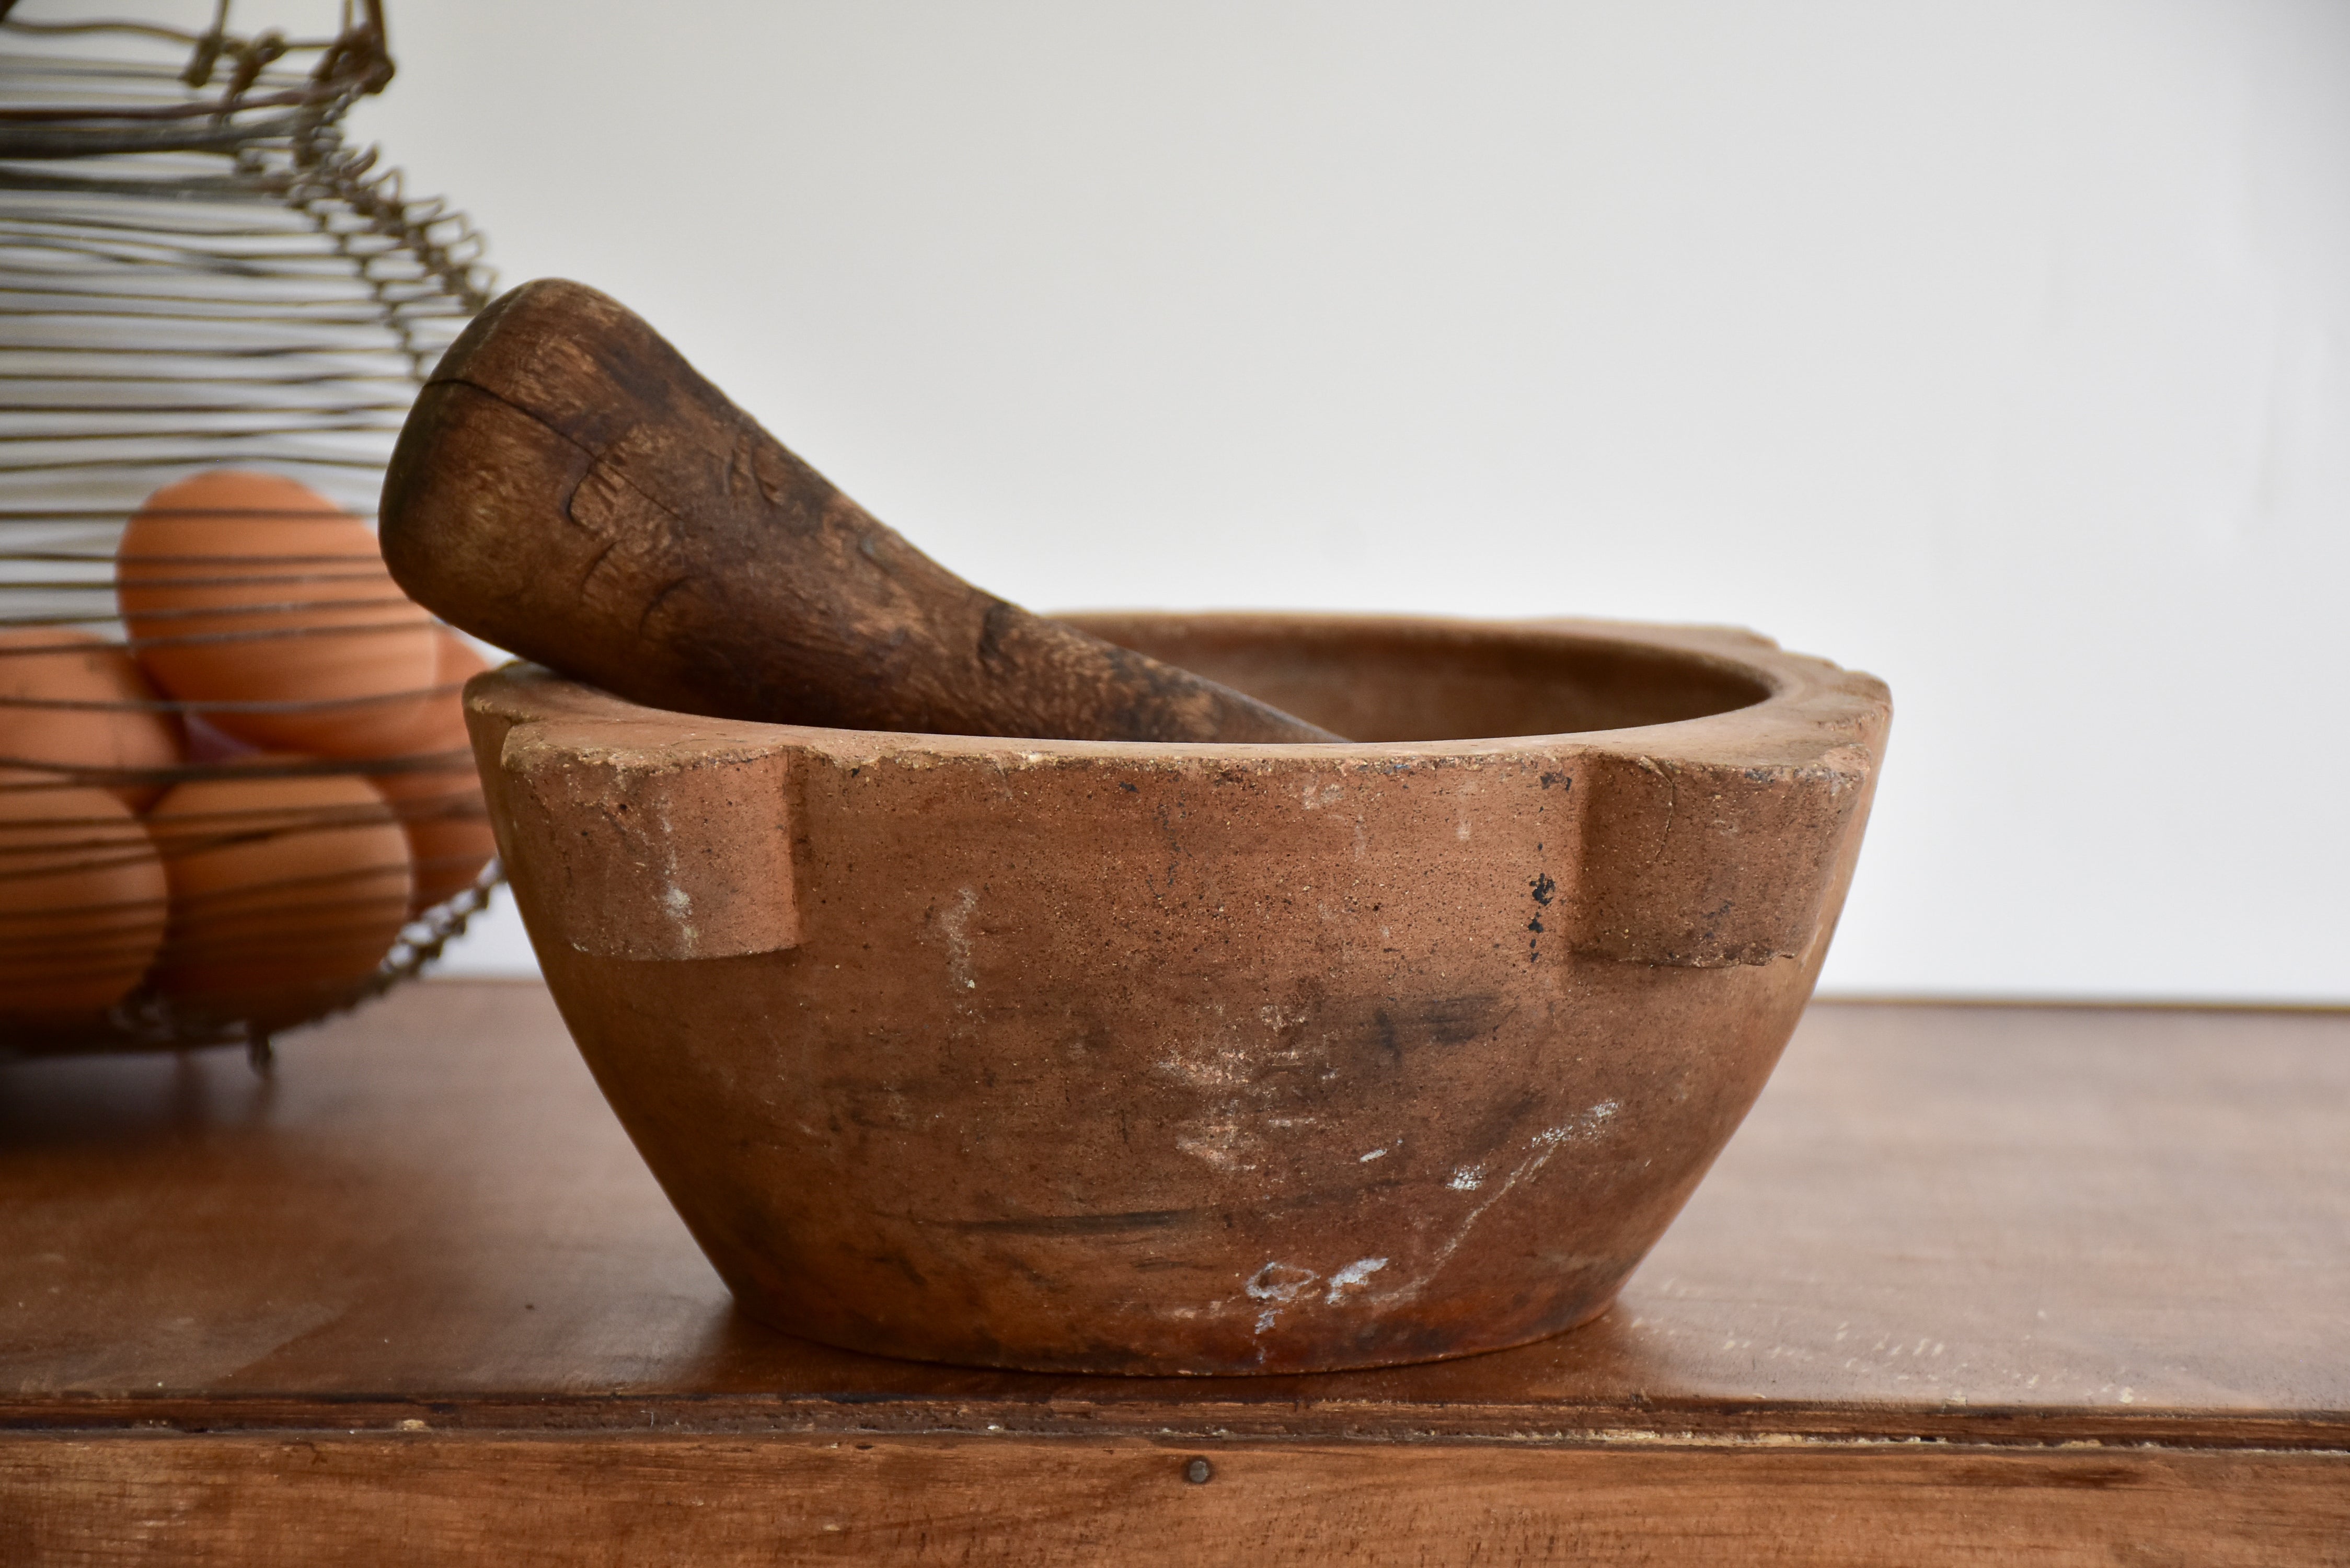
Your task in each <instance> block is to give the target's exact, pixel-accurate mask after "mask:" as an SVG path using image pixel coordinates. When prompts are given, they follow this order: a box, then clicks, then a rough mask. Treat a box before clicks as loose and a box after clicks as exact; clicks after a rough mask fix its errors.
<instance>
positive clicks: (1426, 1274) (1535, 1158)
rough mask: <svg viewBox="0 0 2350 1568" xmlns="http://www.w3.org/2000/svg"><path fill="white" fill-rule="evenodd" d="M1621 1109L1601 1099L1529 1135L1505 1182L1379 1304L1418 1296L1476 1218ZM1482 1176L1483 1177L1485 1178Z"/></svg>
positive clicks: (1457, 1178) (1456, 1176) (1458, 1246)
mask: <svg viewBox="0 0 2350 1568" xmlns="http://www.w3.org/2000/svg"><path fill="white" fill-rule="evenodd" d="M1620 1109H1622V1106H1619V1105H1618V1104H1617V1102H1616V1101H1614V1100H1602V1101H1600V1102H1599V1104H1597V1105H1596V1106H1592V1107H1591V1108H1590V1109H1589V1110H1587V1111H1586V1112H1584V1113H1583V1114H1582V1115H1581V1116H1577V1117H1575V1119H1574V1120H1573V1121H1571V1122H1566V1123H1565V1124H1563V1125H1561V1126H1558V1127H1544V1129H1543V1130H1542V1131H1540V1132H1538V1133H1536V1134H1534V1137H1531V1138H1528V1139H1527V1140H1526V1147H1527V1149H1528V1150H1529V1152H1528V1154H1527V1155H1526V1157H1525V1158H1523V1159H1522V1160H1520V1161H1519V1162H1518V1164H1517V1167H1516V1168H1515V1169H1513V1170H1512V1171H1511V1172H1510V1174H1509V1175H1508V1176H1507V1177H1505V1178H1503V1181H1502V1185H1501V1186H1499V1187H1498V1188H1495V1189H1493V1195H1492V1197H1490V1198H1488V1199H1485V1200H1484V1201H1483V1202H1482V1203H1480V1204H1478V1205H1477V1207H1476V1208H1474V1209H1471V1210H1469V1216H1468V1218H1467V1219H1465V1220H1461V1229H1459V1230H1458V1231H1454V1232H1452V1234H1451V1237H1450V1238H1449V1239H1447V1240H1446V1241H1445V1243H1444V1245H1443V1246H1441V1247H1440V1248H1438V1249H1437V1250H1436V1256H1435V1257H1434V1258H1433V1259H1432V1260H1430V1262H1429V1265H1428V1267H1427V1268H1426V1269H1425V1270H1424V1271H1422V1272H1421V1273H1420V1275H1419V1278H1417V1279H1415V1280H1413V1281H1412V1282H1410V1283H1409V1284H1405V1285H1400V1286H1399V1287H1397V1288H1396V1289H1395V1290H1392V1291H1389V1292H1388V1293H1387V1294H1386V1295H1383V1296H1381V1297H1379V1298H1378V1301H1379V1304H1380V1305H1382V1306H1386V1305H1390V1304H1392V1303H1397V1302H1402V1301H1409V1300H1410V1299H1411V1298H1412V1297H1414V1296H1416V1295H1418V1294H1419V1292H1420V1291H1421V1289H1422V1288H1424V1287H1425V1286H1426V1285H1427V1283H1428V1282H1429V1281H1430V1280H1432V1279H1434V1278H1435V1277H1436V1276H1437V1275H1438V1274H1439V1273H1440V1272H1442V1270H1443V1268H1444V1265H1445V1264H1447V1263H1449V1262H1451V1261H1452V1254H1453V1253H1454V1252H1456V1251H1460V1250H1461V1242H1463V1241H1467V1240H1468V1239H1469V1232H1470V1231H1473V1230H1475V1229H1476V1228H1477V1221H1478V1220H1482V1219H1483V1218H1484V1217H1485V1211H1486V1210H1489V1209H1491V1208H1492V1207H1493V1205H1494V1204H1496V1203H1499V1202H1500V1201H1501V1200H1502V1199H1504V1198H1507V1197H1508V1196H1509V1195H1510V1194H1511V1193H1512V1192H1513V1190H1515V1189H1516V1188H1517V1186H1518V1184H1519V1183H1520V1182H1522V1181H1528V1180H1531V1179H1534V1177H1536V1176H1539V1175H1541V1174H1542V1168H1543V1167H1544V1166H1545V1165H1548V1164H1549V1163H1550V1157H1551V1156H1552V1155H1554V1154H1556V1153H1557V1152H1558V1147H1559V1145H1561V1144H1563V1143H1570V1142H1573V1141H1575V1139H1578V1138H1586V1137H1595V1136H1596V1134H1597V1133H1598V1131H1599V1129H1600V1128H1601V1127H1606V1126H1607V1123H1608V1122H1609V1121H1610V1120H1612V1119H1614V1117H1615V1115H1616V1113H1617V1111H1618V1110H1620ZM1481 1180H1482V1177H1481ZM1459 1182H1460V1173H1459V1172H1457V1171H1456V1172H1455V1173H1454V1176H1453V1180H1452V1182H1451V1184H1450V1185H1453V1186H1456V1187H1457V1186H1458V1185H1459Z"/></svg>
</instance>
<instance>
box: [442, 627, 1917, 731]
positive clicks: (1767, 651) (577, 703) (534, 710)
mask: <svg viewBox="0 0 2350 1568" xmlns="http://www.w3.org/2000/svg"><path fill="white" fill-rule="evenodd" d="M1067 618H1068V619H1069V620H1070V621H1071V622H1072V623H1073V624H1076V625H1079V626H1088V625H1103V624H1107V623H1108V622H1110V621H1113V620H1117V621H1133V620H1137V619H1145V618H1147V619H1149V620H1154V621H1166V622H1175V623H1186V624H1193V625H1201V624H1204V625H1208V626H1211V627H1215V628H1223V629H1230V630H1236V631H1242V630H1247V629H1250V628H1263V629H1264V630H1266V631H1269V632H1278V631H1280V630H1282V629H1284V628H1300V627H1310V628H1315V629H1316V630H1321V631H1325V632H1334V633H1335V632H1344V631H1347V630H1349V629H1357V630H1361V631H1364V632H1379V633H1388V634H1392V633H1394V632H1397V631H1406V632H1409V631H1420V632H1425V633H1435V634H1450V635H1451V636H1453V637H1455V638H1461V637H1473V636H1477V635H1480V634H1482V635H1485V636H1489V637H1493V636H1503V637H1516V638H1524V639H1533V640H1536V641H1550V642H1553V643H1554V644H1574V645H1582V646H1586V647H1595V648H1598V649H1630V650H1635V651H1638V652H1643V653H1648V654H1662V655H1665V656H1667V657H1669V658H1671V659H1679V660H1683V661H1685V662H1687V663H1689V664H1691V665H1694V666H1697V667H1700V668H1702V669H1706V670H1711V672H1714V673H1717V674H1721V673H1726V674H1730V675H1732V676H1734V677H1738V678H1742V679H1745V680H1752V681H1753V682H1755V683H1756V684H1758V685H1760V686H1762V687H1763V689H1764V691H1765V694H1764V695H1763V697H1762V698H1760V699H1758V700H1757V701H1752V702H1749V703H1745V704H1743V705H1741V706H1738V707H1733V708H1728V709H1723V710H1721V711H1716V712H1712V713H1704V714H1699V715H1697V716H1694V717H1691V718H1686V719H1676V720H1670V721H1667V722H1660V723H1654V724H1643V725H1634V726H1627V727H1625V728H1620V729H1612V730H1569V731H1560V732H1549V733H1540V734H1523V735H1492V736H1478V737H1468V738H1459V739H1443V740H1414V741H1342V742H1163V741H1087V740H1063V739H1056V738H1052V737H1044V736H1035V737H1031V736H990V735H957V734H941V733H932V732H920V731H896V730H850V729H838V728H832V727H827V726H823V725H813V724H786V723H774V722H764V721H759V720H750V719H726V718H717V717H712V716H709V715H703V714H695V713H691V712H686V711H681V710H677V709H668V708H656V707H651V706H650V705H647V704H644V703H639V702H632V701H629V700H628V699H626V698H623V697H619V696H615V695H613V694H612V693H610V692H608V691H603V690H602V689H600V688H598V687H595V686H592V685H589V684H587V683H586V682H584V681H579V680H572V679H570V678H569V677H567V676H564V675H561V674H558V673H557V672H556V671H553V670H547V669H546V668H544V667H542V666H538V665H535V664H531V663H528V662H526V661H525V660H521V659H516V660H514V661H513V662H511V663H509V664H507V665H505V666H504V667H503V668H501V669H497V670H490V671H488V672H487V673H485V674H482V675H477V676H475V677H474V678H473V680H471V681H469V682H468V683H467V684H466V687H465V692H464V698H465V706H466V708H467V710H468V711H473V712H480V713H483V714H484V715H489V714H496V715H498V716H501V717H504V718H505V719H506V720H507V721H508V722H510V723H514V724H529V725H537V724H541V723H544V722H547V721H564V722H568V723H569V724H570V725H572V726H579V725H585V726H587V731H594V732H608V733H601V734H599V735H598V738H595V739H591V738H590V735H589V733H588V732H587V731H582V732H580V733H579V734H578V736H577V741H578V743H580V744H581V745H583V746H585V745H596V746H599V747H600V746H607V745H617V746H623V747H625V748H626V749H627V750H629V751H630V752H632V753H640V754H641V753H647V752H657V751H663V750H669V749H672V748H686V749H691V750H696V751H703V750H707V749H709V748H711V747H712V746H717V747H719V748H722V749H725V750H741V751H745V752H748V751H754V750H755V751H766V750H773V749H776V748H781V747H793V748H798V749H803V750H811V751H816V752H820V753H826V754H827V755H835V756H856V757H867V758H871V759H873V760H875V761H880V760H884V759H896V760H901V761H909V762H914V761H920V762H922V763H927V764H929V765H947V764H952V763H987V764H988V765H991V766H993V765H1000V764H1002V763H1004V762H1005V761H1007V760H1016V761H1018V762H1020V763H1024V764H1027V765H1035V764H1038V763H1046V762H1050V763H1055V764H1059V765H1068V764H1073V763H1092V764H1112V765H1117V766H1123V767H1128V768H1131V767H1135V766H1138V765H1139V766H1148V765H1150V764H1152V763H1177V762H1197V761H1200V760H1201V759H1209V760H1217V761H1226V762H1232V763H1284V762H1287V763H1317V764H1321V765H1328V764H1330V763H1342V764H1343V763H1357V764H1360V763H1367V762H1373V761H1395V760H1404V761H1415V762H1416V761H1427V762H1431V763H1434V762H1443V761H1451V760H1459V761H1468V760H1474V759H1482V758H1487V757H1495V756H1523V755H1528V754H1553V755H1565V754H1569V753H1584V754H1588V753H1595V752H1604V753H1615V754H1619V755H1625V756H1632V757H1638V758H1642V759H1658V760H1663V759H1671V760H1675V761H1686V762H1700V763H1714V764H1731V765H1735V764H1738V763H1752V764H1758V765H1776V766H1785V765H1803V764H1804V763H1810V762H1814V761H1816V760H1819V759H1820V758H1822V757H1824V756H1825V753H1829V752H1832V751H1835V750H1837V749H1840V748H1842V747H1844V746H1847V745H1854V744H1861V745H1866V744H1867V743H1868V738H1869V737H1870V736H1871V735H1872V734H1876V733H1881V732H1882V729H1883V726H1884V724H1885V723H1886V722H1887V719H1889V717H1890V714H1891V710H1892V701H1891V695H1890V693H1889V691H1887V687H1886V685H1885V683H1884V682H1883V681H1882V680H1878V679H1877V677H1875V676H1873V675H1869V674H1866V673H1865V672H1863V671H1859V670H1846V669H1844V668H1843V667H1841V666H1839V665H1836V664H1835V663H1832V662H1831V661H1829V660H1827V659H1820V658H1816V657H1814V656H1812V655H1808V654H1801V653H1794V652H1790V651H1788V650H1787V649H1783V648H1782V647H1781V646H1780V645H1779V644H1778V643H1777V642H1776V641H1775V640H1774V639H1771V638H1769V637H1766V636H1763V634H1761V633H1759V632H1755V631H1752V630H1749V629H1746V628H1742V627H1735V626H1722V625H1710V624H1691V623H1671V622H1650V621H1621V620H1603V619H1596V618H1581V617H1531V618H1511V619H1485V618H1474V617H1452V616H1430V615H1409V614H1383V613H1378V612H1361V611H1325V610H1298V611H1291V610H1262V609H1250V610H1206V611H1183V610H1117V611H1111V610H1089V611H1084V612H1077V613H1073V614H1071V615H1069V616H1068V617H1067ZM663 731H670V732H671V733H669V734H666V735H663V734H662V733H660V732H663Z"/></svg>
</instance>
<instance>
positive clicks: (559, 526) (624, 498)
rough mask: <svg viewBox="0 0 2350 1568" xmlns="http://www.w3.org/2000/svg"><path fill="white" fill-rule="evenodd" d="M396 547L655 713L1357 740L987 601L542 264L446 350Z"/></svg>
mask: <svg viewBox="0 0 2350 1568" xmlns="http://www.w3.org/2000/svg"><path fill="white" fill-rule="evenodd" d="M382 538H383V554H384V559H385V560H386V561H387V562H389V563H390V567H391V575H392V576H394V577H395V578H397V579H398V581H399V583H400V587H403V588H405V589H406V590H407V591H408V592H409V594H410V595H411V597H414V598H415V599H416V600H417V601H418V602H419V603H421V604H422V605H424V606H425V607H428V608H430V609H432V611H434V612H435V613H436V614H438V615H440V616H441V617H442V618H444V619H446V620H447V621H449V622H450V624H452V625H453V626H457V627H460V628H463V629H464V630H466V631H470V632H473V633H474V634H476V635H477V636H480V637H482V638H484V639H488V640H489V641H491V642H494V643H495V644H497V645H498V646H499V647H501V648H505V649H512V650H513V651H515V652H516V653H519V654H521V655H523V656H524V657H525V658H527V659H535V660H536V661H537V662H539V663H541V664H546V665H548V666H551V667H552V668H554V669H556V670H561V671H563V672H564V673H566V674H567V675H572V676H576V677H577V678H579V679H581V680H587V681H591V682H593V683H594V684H596V685H598V686H601V687H604V688H605V689H607V690H608V691H613V692H616V693H618V694H619V695H620V696H622V697H626V698H629V700H631V701H638V702H643V703H647V704H650V705H651V706H654V707H660V708H670V709H677V710H681V711H686V712H691V713H704V714H709V715H712V716H713V717H721V718H733V719H756V720H765V721H771V722H784V723H795V724H823V725H830V726H835V727H838V728H844V729H861V730H918V731H931V732H941V733H951V734H965V735H1007V736H1022V735H1033V736H1038V737H1060V738H1064V739H1072V740H1100V741H1227V742H1230V741H1239V742H1263V741H1335V740H1337V739H1339V737H1338V736H1336V735H1333V734H1331V733H1329V732H1327V731H1325V730H1319V729H1316V728H1315V727H1314V726H1313V725H1311V724H1308V723H1305V722H1303V721H1301V720H1298V719H1294V718H1292V717H1290V716H1289V715H1288V714H1286V713H1284V712H1282V711H1279V710H1278V709H1275V708H1271V707H1268V706H1266V705H1265V704H1264V703H1262V702H1259V701H1256V700H1255V699H1253V698H1252V697H1247V696H1244V695H1243V694H1242V693H1240V692H1238V691H1232V689H1231V688H1229V687H1225V686H1220V685H1218V684H1217V683H1216V682H1214V681H1212V680H1203V679H1201V677H1199V676H1196V675H1193V674H1191V673H1190V672H1189V671H1187V670H1179V669H1177V668H1175V667H1174V666H1172V665H1170V664H1163V663H1161V662H1159V660H1157V659H1150V658H1147V657H1145V656H1144V655H1142V654H1139V653H1135V652H1132V651H1129V650H1128V649H1122V648H1118V647H1117V646H1115V645H1113V644H1110V643H1107V642H1104V641H1102V640H1101V639H1099V638H1097V637H1091V636H1088V635H1087V633H1085V632H1082V631H1079V630H1078V629H1077V628H1075V627H1072V626H1066V625H1064V624H1062V623H1061V622H1059V621H1055V620H1048V619H1045V618H1043V617H1040V616H1035V615H1031V614H1030V613H1029V612H1027V611H1026V610H1024V609H1022V608H1020V607H1018V606H1017V605H1013V604H1007V603H1006V602H1004V601H1003V600H1002V599H999V598H997V597H993V595H991V594H986V593H983V592H981V591H980V590H979V589H977V588H974V587H972V586H971V585H970V584H968V583H966V582H964V581H963V580H962V578H960V577H958V576H955V575H954V574H952V573H951V572H949V571H948V570H947V569H946V568H945V567H943V566H940V565H939V564H938V563H936V562H935V561H932V560H931V558H930V557H929V556H925V555H923V554H922V553H921V552H920V551H919V550H917V549H915V548H914V547H913V546H912V545H909V544H908V543H906V541H905V540H904V539H902V538H900V537H899V535H897V534H896V533H895V532H894V531H892V530H891V529H889V527H887V526H885V525H884V524H881V523H879V522H878V521H876V520H875V519H874V518H873V517H871V516H870V515H868V514H867V513H866V512H865V510H864V509H863V508H861V507H859V506H858V504H856V503H855V502H853V501H851V500H849V499H848V497H847V496H846V495H843V494H842V493H840V492H839V491H838V490H836V489H835V488H833V486H832V485H831V484H830V483H828V482H827V480H826V479H825V478H824V476H823V475H822V474H819V473H818V472H816V470H814V469H813V468H810V467H809V466H808V465H807V464H806V463H805V462H801V461H800V460H799V459H798V458H797V457H795V456H794V455H793V454H792V453H791V452H789V451H787V450H785V447H784V445H783V443H782V442H780V441H776V440H775V437H773V436H771V435H769V434H768V433H767V432H766V431H764V430H762V429H760V428H759V426H758V424H757V423H756V422H755V421H753V420H752V419H751V417H750V416H749V415H747V414H745V413H743V410H740V409H738V408H736V407H735V406H734V405H733V403H732V402H730V401H728V400H727V399H726V396H725V394H723V392H721V391H719V389H717V388H715V387H713V386H712V385H711V384H710V382H708V381H707V380H705V379H702V376H701V375H700V374H698V373H697V372H696V371H695V370H694V369H693V367H692V366H691V365H689V364H687V363H686V361H685V358H684V356H683V355H681V354H680V353H679V352H678V351H677V350H676V349H675V348H671V346H670V344H669V343H668V342H667V341H665V340H664V339H663V338H662V337H660V335H659V334H657V333H655V332H654V331H653V329H652V328H651V327H649V326H647V325H646V324H645V323H644V322H643V321H642V320H641V319H639V317H636V316H635V315H634V314H632V313H631V312H629V310H628V309H626V308H625V307H624V306H621V305H619V303H618V302H617V301H614V300H612V299H610V298H608V297H607V296H604V295H601V294H598V293H597V292H596V291H595V290H593V289H591V288H587V287H585V286H581V285H579V284H576V283H567V282H565V281H563V280H561V279H556V278H548V279H542V280H540V281H538V282H536V283H528V284H525V285H524V286H521V287H520V288H517V289H515V290H513V291H512V292H510V293H508V294H506V295H504V296H502V297H500V298H499V299H497V300H496V301H495V302H494V303H493V304H492V305H491V306H490V307H489V308H488V309H487V310H485V311H484V312H483V313H482V315H481V316H480V317H478V318H476V319H475V320H474V321H473V324H472V325H471V326H469V327H467V328H466V329H465V331H464V334H463V336H462V337H459V338H458V339H457V341H456V342H455V343H454V344H453V345H452V346H451V347H450V349H449V351H448V353H447V354H446V355H445V356H443V358H442V360H441V364H440V366H439V368H438V369H436V370H434V372H433V374H432V380H431V381H430V382H429V383H428V384H427V385H426V386H425V388H424V390H423V392H422V393H421V395H420V396H419V397H418V399H417V400H416V406H415V408H414V410H412V411H411V413H410V415H409V418H408V424H407V427H406V428H405V429H404V430H403V431H401V432H400V443H399V446H398V448H397V449H396V450H395V451H394V452H393V453H392V458H391V467H390V472H389V473H388V474H387V475H386V476H385V479H384V487H383V512H382Z"/></svg>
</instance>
